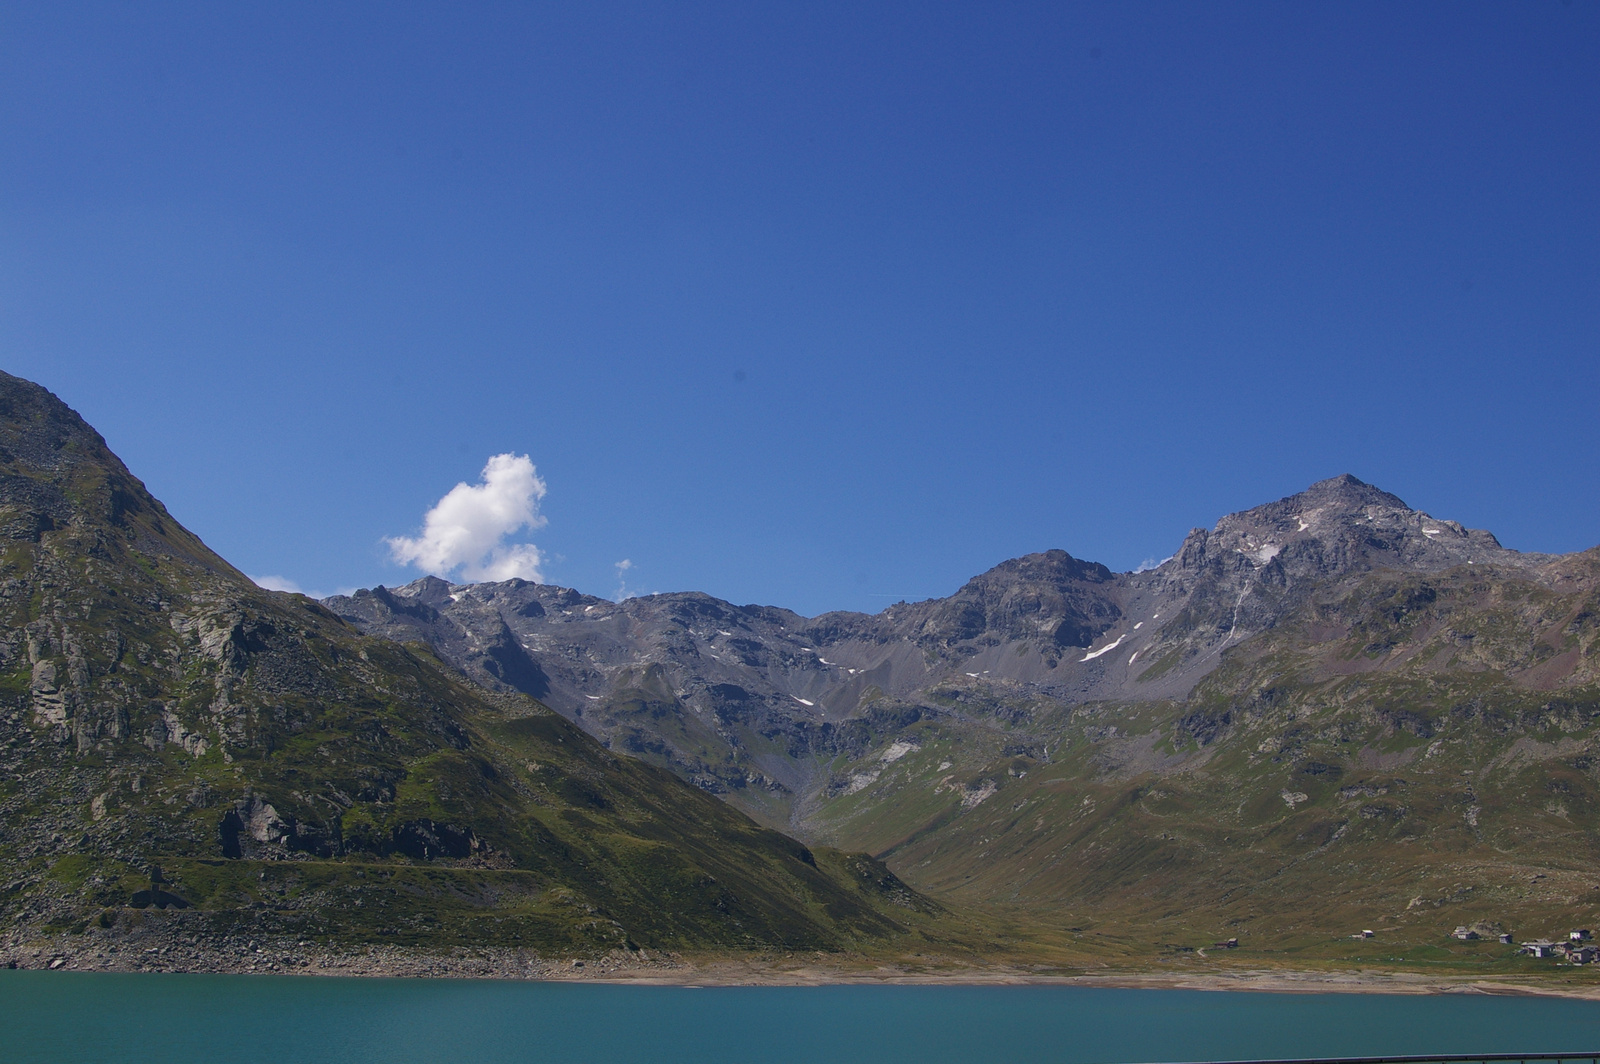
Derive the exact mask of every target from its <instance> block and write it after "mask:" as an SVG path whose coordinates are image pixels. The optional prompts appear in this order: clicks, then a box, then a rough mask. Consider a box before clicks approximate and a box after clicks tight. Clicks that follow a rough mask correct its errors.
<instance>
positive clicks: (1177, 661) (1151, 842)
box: [325, 475, 1600, 952]
mask: <svg viewBox="0 0 1600 1064" xmlns="http://www.w3.org/2000/svg"><path fill="white" fill-rule="evenodd" d="M1597 586H1600V550H1590V551H1586V552H1582V553H1578V554H1573V555H1564V556H1558V555H1542V554H1527V553H1519V552H1517V551H1513V550H1508V549H1506V548H1505V547H1503V546H1501V545H1500V543H1499V542H1498V541H1497V540H1496V539H1495V537H1494V536H1493V535H1492V534H1490V533H1489V532H1486V531H1481V530H1476V529H1468V528H1465V527H1463V526H1462V525H1460V524H1458V523H1457V522H1454V521H1450V520H1444V519H1439V518H1435V517H1432V516H1431V515H1429V514H1426V513H1423V512H1420V511H1417V510H1413V509H1411V508H1410V507H1408V506H1407V505H1406V504H1405V503H1404V502H1403V501H1402V500H1401V499H1399V498H1397V497H1396V496H1394V495H1392V494H1389V493H1388V492H1385V491H1382V490H1380V489H1378V488H1376V487H1373V486H1371V485H1369V484H1365V483H1363V482H1362V481H1360V480H1357V479H1356V478H1354V477H1351V476H1348V475H1347V476H1339V477H1334V478H1332V479H1329V480H1324V481H1321V482H1318V483H1316V484H1313V485H1312V486H1311V487H1309V488H1308V489H1306V490H1305V491H1303V492H1300V493H1298V494H1295V495H1292V496H1289V497H1288V498H1285V499H1282V500H1279V501H1277V502H1273V503H1269V504H1266V505H1264V506H1260V507H1257V508H1255V509H1251V510H1247V511H1244V512H1242V513H1237V514H1232V515H1229V516H1227V517H1224V518H1223V519H1222V520H1220V521H1219V522H1217V524H1216V525H1215V526H1214V527H1212V528H1210V529H1201V528H1197V529H1195V530H1193V531H1192V532H1190V533H1189V535H1188V536H1187V537H1186V538H1185V539H1184V541H1183V542H1182V544H1181V545H1179V546H1178V548H1177V550H1176V551H1175V553H1174V554H1173V556H1172V557H1171V558H1169V559H1167V560H1166V561H1164V562H1163V563H1161V564H1160V565H1158V566H1156V567H1154V568H1153V569H1150V570H1148V571H1143V572H1132V573H1115V572H1112V571H1111V570H1109V569H1108V568H1106V567H1105V566H1103V565H1100V564H1097V563H1094V562H1089V561H1083V560H1080V559H1077V558H1074V557H1072V556H1071V555H1069V554H1067V553H1066V552H1064V551H1061V550H1051V551H1045V552H1042V553H1038V554H1031V555H1027V556H1025V557H1021V558H1016V559H1012V560H1009V561H1006V562H1002V563H1001V564H999V565H997V566H995V567H994V568H993V569H991V570H989V571H988V572H986V573H983V574H981V575H979V576H976V577H974V578H973V579H972V580H970V581H969V582H968V583H967V584H966V585H965V586H963V587H961V588H960V589H958V590H957V591H956V592H955V593H954V594H952V595H950V596H949V597H946V598H941V599H932V600H928V601H924V602H916V603H897V604H896V605H894V606H891V607H889V608H888V609H886V610H884V611H883V612H881V613H878V614H873V615H867V614H860V613H828V614H823V615H821V616H818V617H802V616H799V615H797V614H794V613H792V612H790V611H787V610H783V609H779V608H776V607H770V606H754V605H744V606H740V605H735V604H732V603H728V602H724V601H721V600H718V599H715V598H712V597H710V596H707V595H703V594H696V593H679V594H663V595H651V596H647V597H642V598H634V599H628V600H625V601H622V602H610V601H607V600H605V599H600V598H595V597H592V596H586V595H583V594H580V593H578V592H576V591H573V590H570V589H566V588H559V587H553V586H548V585H540V584H532V583H526V582H522V581H515V580H513V581H505V582H499V583H479V584H452V583H448V582H446V581H444V580H441V579H438V578H437V577H426V578H424V579H421V580H418V581H415V582H413V583H411V584H408V585H405V586H404V587H399V588H393V589H389V588H383V587H378V588H374V589H372V590H370V591H360V592H357V593H355V594H353V595H350V596H341V597H336V598H332V599H329V600H327V601H326V603H325V605H326V606H327V607H328V608H329V609H330V610H332V611H333V612H334V613H336V614H338V615H339V616H341V617H342V618H344V619H346V620H347V621H349V622H350V623H351V624H353V625H355V626H356V627H358V628H360V629H361V630H362V631H364V632H366V633H368V634H371V635H381V636H383V637H385V638H389V639H393V640H396V641H401V642H408V641H409V642H411V643H413V644H425V645H427V646H428V647H430V648H431V649H433V650H434V652H435V653H437V654H438V655H439V656H440V657H441V658H443V659H444V660H445V661H447V662H449V663H450V664H451V665H453V666H454V667H455V668H456V669H457V670H458V671H459V672H460V674H461V675H463V676H464V677H466V678H468V679H470V680H471V681H473V682H474V683H475V684H477V685H479V686H481V687H483V688H485V689H489V690H499V691H518V692H522V693H525V694H528V695H530V696H532V697H535V698H538V699H540V700H541V701H542V702H544V703H545V704H547V705H549V706H551V707H552V708H553V709H555V710H556V711H557V712H559V713H560V714H562V715H563V716H564V717H566V718H567V719H569V720H571V721H573V722H574V723H576V724H578V725H579V726H580V727H582V728H584V729H585V730H586V731H588V732H589V733H590V734H591V735H593V736H595V737H596V738H597V739H599V740H601V741H602V742H604V743H605V744H606V745H607V746H609V747H610V748H611V749H613V750H617V751H620V752H625V753H627V754H630V755H632V756H635V757H638V758H641V759H644V760H647V761H650V762H652V763H654V764H657V765H660V766H662V767H664V768H667V769H669V770H671V771H673V772H675V773H676V774H678V775H679V776H680V777H682V778H684V779H685V780H688V781H690V782H692V783H694V784H696V785H697V786H699V787H701V788H704V789H705V790H707V791H710V792H712V793H715V794H718V795H720V796H721V797H723V798H724V799H725V800H726V801H727V802H729V803H730V804H732V805H735V806H737V807H739V808H740V809H743V810H745V811H747V812H749V813H750V814H751V815H752V816H754V817H756V818H757V819H759V820H762V821H763V822H765V823H767V824H770V825H772V826H774V827H778V828H781V829H782V830H785V831H787V832H789V833H792V834H794V835H795V836H796V837H798V838H801V839H803V840H806V841H808V842H813V843H829V844H834V845H839V846H843V847H846V848H852V849H864V850H867V851H868V852H871V853H873V854H875V855H876V856H878V857H879V858H881V859H883V860H884V861H886V862H887V863H888V865H889V866H890V867H891V868H893V869H894V870H896V872H897V873H898V874H899V875H901V876H902V877H903V878H905V879H906V881H907V882H908V883H910V884H911V885H913V886H915V887H917V888H919V889H922V890H925V891H928V892H930V893H932V894H934V895H935V896H937V897H940V898H941V899H944V900H946V901H949V902H951V903H956V904H965V905H971V906H979V907H984V908H987V909H988V910H990V911H1008V912H1016V913H1019V914H1023V916H1022V917H1020V918H1021V919H1023V922H1024V923H1029V922H1036V920H1037V918H1038V917H1039V915H1040V914H1042V913H1048V914H1049V917H1048V918H1049V919H1051V920H1056V921H1057V922H1058V923H1061V924H1062V925H1063V926H1067V927H1078V928H1080V931H1079V932H1073V934H1074V935H1075V936H1078V937H1080V938H1081V937H1082V935H1085V934H1093V933H1095V932H1092V931H1088V930H1082V929H1088V928H1098V929H1100V930H1099V932H1098V933H1099V934H1101V935H1103V936H1110V937H1111V938H1115V937H1117V936H1118V935H1120V936H1122V937H1123V938H1124V939H1125V940H1126V942H1127V943H1129V944H1130V946H1131V944H1132V943H1136V942H1138V941H1141V940H1143V939H1144V937H1145V936H1146V935H1147V934H1148V933H1149V932H1150V929H1152V928H1154V929H1155V930H1156V932H1157V933H1158V934H1161V935H1166V936H1168V937H1169V938H1171V939H1172V940H1173V941H1175V942H1179V943H1181V942H1182V941H1185V940H1188V941H1199V942H1202V943H1203V942H1205V941H1209V940H1210V939H1212V938H1215V937H1219V936H1220V937H1236V936H1237V935H1238V934H1240V933H1244V932H1247V931H1253V932H1254V933H1255V934H1256V936H1257V937H1256V940H1257V941H1258V942H1261V943H1273V944H1276V945H1277V946H1281V947H1282V948H1285V949H1301V948H1312V949H1325V948H1327V944H1328V942H1329V941H1331V940H1333V939H1334V937H1335V936H1338V935H1339V934H1340V932H1347V931H1348V930H1349V928H1350V927H1351V926H1356V927H1357V929H1364V928H1367V927H1369V926H1370V925H1372V924H1374V923H1377V924H1383V923H1385V922H1387V923H1389V924H1390V925H1392V930H1393V931H1394V932H1395V935H1392V936H1390V938H1391V943H1392V941H1393V940H1394V939H1395V938H1396V937H1399V938H1406V939H1407V941H1411V940H1412V939H1415V940H1416V941H1417V942H1419V943H1420V942H1425V941H1426V940H1428V939H1429V938H1430V936H1436V935H1437V928H1436V927H1435V926H1434V925H1435V924H1437V923H1438V922H1439V921H1441V920H1442V921H1445V922H1451V921H1456V923H1459V922H1460V921H1462V920H1467V919H1468V918H1469V917H1470V918H1471V919H1472V920H1480V921H1490V922H1495V921H1500V922H1504V921H1506V920H1516V921H1541V920H1549V921H1561V920H1575V919H1592V916H1585V915H1584V914H1586V913H1590V914H1592V913H1593V911H1594V910H1593V908H1592V907H1593V906H1595V905H1596V904H1597V903H1600V887H1597V885H1596V884H1595V883H1594V882H1591V880H1593V879H1594V876H1593V873H1592V872H1591V871H1590V869H1592V868H1593V867H1594V864H1595V859H1596V858H1597V857H1600V850H1597V847H1596V845H1595V840H1596V836H1595V829H1596V827H1597V826H1600V825H1597V822H1596V819H1595V817H1596V811H1597V808H1600V805H1597V801H1596V799H1597V797H1600V786H1597V781H1600V760H1597V758H1596V754H1597V750H1596V746H1595V732H1594V725H1595V720H1596V715H1597V712H1600V643H1597V639H1596V633H1597V631H1600V621H1597V617H1600V597H1597ZM1308 893H1312V894H1315V895H1317V896H1319V898H1320V899H1321V900H1320V901H1319V903H1318V904H1317V905H1316V906H1315V907H1313V909H1312V910H1310V911H1304V910H1302V909H1301V908H1300V905H1301V903H1302V902H1303V899H1304V898H1305V897H1306V896H1307V894H1308ZM1445 906H1450V907H1451V911H1450V913H1449V914H1447V915H1445V916H1440V915H1439V914H1438V912H1437V910H1438V909H1440V908H1442V907H1445ZM1469 922H1470V921H1469ZM1455 925H1456V924H1455V923H1452V927H1453V926H1455ZM1224 932H1229V933H1228V934H1226V935H1225V934H1224ZM1407 936H1410V937H1409V938H1408V937H1407ZM1419 936H1420V937H1419ZM1175 948H1177V947H1175ZM1341 948H1342V947H1341ZM1389 948H1398V947H1393V946H1392V945H1391V947H1389ZM1417 948H1431V947H1425V946H1422V945H1419V946H1418V947H1417ZM1402 952H1403V951H1402Z"/></svg>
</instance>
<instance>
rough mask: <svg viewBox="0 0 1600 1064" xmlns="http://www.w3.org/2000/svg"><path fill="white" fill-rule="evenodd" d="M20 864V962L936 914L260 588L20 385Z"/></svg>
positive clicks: (11, 391)
mask: <svg viewBox="0 0 1600 1064" xmlns="http://www.w3.org/2000/svg"><path fill="white" fill-rule="evenodd" d="M417 608H421V605H420V603H419V604H417ZM513 664H514V663H513ZM505 675H507V676H508V677H514V674H513V673H506V674H505ZM523 686H524V687H526V686H528V684H527V683H526V682H524V683H523ZM152 867H158V868H159V870H160V871H159V873H158V875H157V876H156V877H155V878H156V881H155V882H152V875H151V869H152ZM0 868H3V869H4V878H3V881H0V935H3V936H4V937H5V939H6V940H7V941H12V942H15V941H19V940H21V939H23V938H26V937H28V936H31V935H37V934H39V933H42V932H74V933H81V932H83V931H84V930H85V929H90V930H93V929H94V928H111V927H116V926H120V925H121V924H123V923H129V922H138V921H141V920H149V919H156V918H160V919H163V920H168V921H177V922H178V924H179V925H180V926H182V927H184V928H186V929H188V930H189V931H192V932H193V933H195V934H197V935H206V934H223V933H227V932H230V931H235V930H241V929H242V930H245V931H248V932H251V933H255V932H274V931H278V932H285V933H290V934H296V935H301V936H306V937H315V938H318V939H320V940H324V941H333V942H346V943H349V942H363V941H387V942H402V943H422V944H431V945H444V944H460V943H472V942H492V943H495V944H497V945H524V946H532V947H537V948H541V949H550V950H558V951H560V950H586V949H599V948H612V947H620V946H648V947H658V948H695V947H732V948H744V947H806V948H818V949H838V948H845V947H853V946H858V945H861V944H863V943H869V942H881V941H884V940H886V939H890V938H897V937H899V936H904V935H906V934H908V933H911V932H914V931H916V930H917V929H922V928H925V927H927V926H928V925H929V923H930V920H932V919H933V917H932V916H931V915H930V914H933V913H935V912H936V911H937V910H936V907H934V906H932V905H931V904H930V903H928V902H926V901H925V900H924V899H922V898H921V897H919V896H918V895H916V894H915V893H914V892H912V891H910V890H908V889H906V888H905V887H904V886H903V885H902V884H900V883H899V881H897V880H896V879H895V878H894V876H893V875H891V874H890V873H888V872H887V871H886V870H885V869H884V868H883V866H882V865H880V864H878V863H877V862H875V861H874V860H872V859H871V858H868V857H865V856H861V855H849V854H844V853H840V852H837V851H834V850H830V849H827V848H825V847H812V848H807V847H806V846H803V845H801V844H800V843H798V842H796V841H794V840H793V839H790V838H787V837H785V836H783V835H781V834H779V833H777V832H775V831H773V830H770V829H769V828H764V827H761V826H758V825H757V824H755V823H753V822H752V821H751V820H749V819H748V818H747V817H746V816H744V815H743V814H741V813H739V812H737V811H736V810H734V809H732V808H730V807H729V806H728V805H726V804H724V803H722V802H719V801H717V800H716V799H715V798H713V797H711V796H710V795H708V794H706V793H705V792H704V791H703V790H700V789H698V788H695V787H692V786H688V785H686V784H684V783H682V782H681V781H680V780H678V779H677V778H676V777H674V776H672V775H671V774H669V773H667V772H664V771H662V770H660V769H658V768H653V767H651V766H649V765H646V764H643V763H641V762H639V761H636V760H633V759H630V758H626V757H620V756H618V755H617V754H615V753H612V752H609V751H607V750H605V749H604V748H603V747H601V746H600V745H599V744H598V743H596V742H595V741H593V740H592V739H591V738H590V737H589V736H587V735H586V734H584V733H583V732H582V731H581V730H579V729H578V728H576V727H573V726H572V725H571V724H570V723H568V722H567V721H566V720H564V719H563V718H562V717H560V716H558V715H557V714H555V713H552V712H550V711H549V710H548V709H546V708H545V707H544V706H543V705H541V704H540V703H538V702H537V701H535V700H534V699H532V698H529V697H527V696H526V695H524V694H521V693H518V692H515V691H511V690H510V689H503V690H501V691H500V692H498V693H495V692H486V691H484V690H483V689H481V688H478V687H474V686H472V685H469V684H468V683H466V682H465V681H464V680H463V679H462V678H461V677H460V675H459V674H458V673H457V672H455V671H454V670H452V669H448V668H446V667H444V666H442V665H441V664H440V663H439V662H438V661H437V660H436V659H435V657H434V656H433V653H432V652H431V651H429V650H428V649H427V648H426V647H424V646H421V645H413V646H410V647H406V646H401V645H399V644H396V643H392V642H389V641H387V640H383V639H379V638H374V637H371V636H365V635H362V634H361V633H359V632H358V631H356V630H355V629H354V628H352V627H350V626H349V625H348V624H347V623H345V622H344V621H342V620H340V619H339V618H338V617H337V616H335V615H334V614H333V613H331V612H329V611H328V610H327V609H326V608H324V607H322V606H320V605H318V604H317V603H315V602H313V601H311V600H308V599H306V598H304V597H302V596H290V595H284V594H278V593H272V592H266V591H262V590H260V589H258V588H256V587H255V586H254V585H253V584H252V583H251V582H250V581H249V580H248V579H247V578H245V577H244V576H243V575H241V574H240V573H239V572H238V571H237V570H235V569H234V568H233V567H232V566H230V565H228V563H227V562H225V561H223V560H222V559H221V558H219V557H217V556H216V555H215V554H213V553H212V552H211V551H210V550H208V549H207V548H206V547H205V545H204V544H203V543H201V542H200V541H199V540H198V539H197V538H195V537H194V536H193V535H192V534H190V533H189V532H188V531H186V530H185V529H184V528H183V527H182V526H181V525H179V524H178V523H177V522H176V521H175V520H173V518H172V517H171V515H169V514H168V513H167V512H166V510H165V509H164V508H163V507H162V505H161V504H160V503H159V502H157V501H156V500H155V499H154V498H152V497H151V496H150V495H149V493H148V492H147V491H146V490H145V488H144V486H143V485H142V484H141V483H140V482H139V481H138V480H137V479H135V478H134V477H133V476H132V475H131V474H130V473H129V472H128V470H127V469H126V468H125V467H124V466H123V465H122V463H121V462H120V461H118V460H117V458H116V457H115V456H114V455H112V454H111V453H110V451H109V450H107V449H106V446H105V443H104V441H103V440H102V439H101V438H100V437H99V436H98V434H96V433H95V432H94V431H93V430H92V429H91V428H90V427H89V426H87V425H86V424H84V423H83V421H82V420H81V419H80V418H79V417H78V416H77V415H76V414H75V413H73V412H72V411H71V410H70V409H68V408H67V407H66V406H65V405H64V404H62V403H61V402H60V401H59V400H57V399H56V398H55V397H54V396H53V395H51V394H50V393H49V392H47V391H45V390H44V389H42V388H39V387H38V386H36V385H33V384H30V383H29V382H26V381H23V380H20V379H18V378H15V377H11V376H8V375H3V374H0ZM0 944H3V943H0Z"/></svg>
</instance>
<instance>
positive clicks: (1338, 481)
mask: <svg viewBox="0 0 1600 1064" xmlns="http://www.w3.org/2000/svg"><path fill="white" fill-rule="evenodd" d="M1290 498H1298V499H1306V500H1311V501H1314V502H1316V503H1322V502H1323V501H1324V500H1326V502H1327V503H1329V504H1334V505H1338V504H1344V505H1348V506H1349V507H1351V508H1352V509H1358V508H1360V507H1363V506H1388V507H1392V508H1394V509H1397V510H1406V509H1410V507H1408V506H1406V504H1405V501H1404V500H1403V499H1401V498H1400V496H1398V495H1392V494H1390V493H1389V492H1387V491H1384V490H1383V489H1382V488H1379V487H1376V486H1374V485H1372V484H1368V483H1367V482H1366V481H1364V480H1358V479H1357V478H1355V477H1353V476H1351V475H1350V474H1349V473H1340V474H1339V475H1338V476H1336V477H1329V478H1328V479H1327V480H1319V481H1317V482H1316V483H1315V484H1313V485H1311V486H1310V487H1309V488H1307V489H1306V490H1305V491H1302V492H1300V493H1299V494H1298V495H1293V496H1290Z"/></svg>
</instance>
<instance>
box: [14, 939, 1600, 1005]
mask: <svg viewBox="0 0 1600 1064" xmlns="http://www.w3.org/2000/svg"><path fill="white" fill-rule="evenodd" d="M0 968H5V969H15V970H34V971H41V970H42V971H62V972H116V973H129V974H131V973H149V974H159V973H165V974H209V975H297V976H334V977H339V976H344V977H352V978H399V979H419V978H420V979H500V980H516V981H524V982H560V983H596V984H606V985H615V986H659V987H686V988H705V987H764V986H770V987H804V986H1062V987H1084V988H1095V987H1098V988H1106V989H1132V990H1201V991H1209V992H1222V993H1298V994H1334V993H1339V994H1406V995H1412V994H1494V995H1515V996H1535V997H1558V998H1569V999H1579V1000H1595V1001H1600V979H1595V980H1592V981H1587V985H1585V984H1583V983H1579V984H1576V985H1575V984H1574V983H1571V982H1562V981H1558V980H1560V979H1561V976H1563V975H1566V974H1567V973H1565V972H1559V974H1558V972H1553V973H1552V976H1551V978H1549V979H1548V980H1546V979H1526V980H1524V979H1516V978H1506V977H1493V976H1489V977H1485V976H1475V975H1442V974H1439V975H1435V974H1426V973H1420V972H1411V971H1403V970H1394V971H1390V970H1379V969H1370V968H1363V969H1357V970H1353V971H1337V970H1308V969H1296V968H1288V967H1283V968H1278V967H1269V966H1263V967H1259V968H1241V969H1199V970H1189V971H1164V972H1163V971H1140V970H1136V969H1128V968H1118V967H1116V966H1114V965H1106V966H1104V968H1101V969H1098V970H1093V971H1084V970H1078V971H1070V970H1067V971H1063V970H1060V969H1044V968H1043V966H1032V967H1030V966H1025V965H1018V964H1001V963H996V964H981V963H971V962H965V961H960V960H956V959H954V958H929V959H928V960H926V961H915V962H914V961H911V960H909V959H901V960H898V961H875V960H873V959H871V958H867V957H860V956H854V955H849V954H845V955H830V954H816V953H799V954H787V955H774V954H758V955H751V956H738V955H729V954H714V955H713V954H707V955H696V954H681V953H672V952H660V951H654V950H639V951H637V952H629V951H626V950H613V951H611V952H609V953H605V954H600V955H597V956H592V957H583V958H570V957H563V958H552V957H544V956H541V955H540V954H539V953H538V952H537V951H534V950H527V949H515V948H504V947H457V948H455V949H452V950H449V951H443V952H441V951H437V950H426V949H412V948H408V947H402V946H386V945H375V946H368V947H364V948H358V949H346V948H333V947H327V946H322V945H318V944H315V943H311V942H307V941H304V940H299V941H295V940H287V939H276V938H270V939H269V938H264V937H263V938H255V939H246V938H241V939H238V940H229V941H226V942H224V943H220V944H216V943H204V944H202V943H201V942H199V941H194V940H188V939H186V938H184V937H180V936H173V935H161V936H145V935H136V936H122V935H117V936H90V935H83V936H57V937H53V938H38V939H33V940H31V941H27V942H18V941H15V940H13V941H11V942H7V943H3V944H0Z"/></svg>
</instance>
